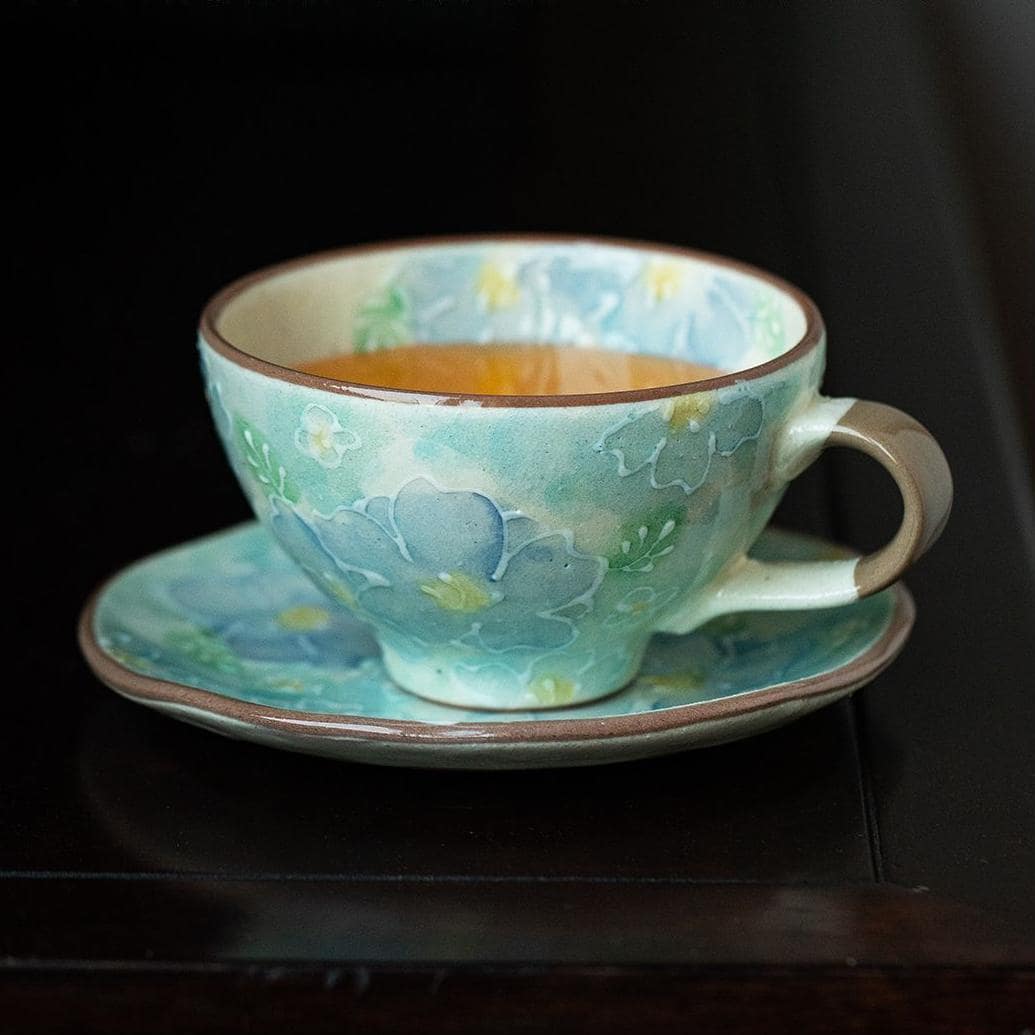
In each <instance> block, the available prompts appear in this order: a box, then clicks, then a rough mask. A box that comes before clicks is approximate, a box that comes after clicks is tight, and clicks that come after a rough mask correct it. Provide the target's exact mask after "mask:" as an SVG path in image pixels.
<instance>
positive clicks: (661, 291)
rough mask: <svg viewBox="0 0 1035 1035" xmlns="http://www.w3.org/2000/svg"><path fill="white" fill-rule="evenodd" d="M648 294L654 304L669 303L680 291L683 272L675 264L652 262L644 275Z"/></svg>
mask: <svg viewBox="0 0 1035 1035" xmlns="http://www.w3.org/2000/svg"><path fill="white" fill-rule="evenodd" d="M644 278H645V280H646V281H647V294H648V295H649V296H650V297H651V299H652V300H653V301H654V302H667V301H668V300H669V299H670V298H671V297H672V296H673V295H674V294H675V293H676V292H677V291H678V290H679V285H680V284H681V283H682V280H683V271H682V270H681V269H680V268H679V264H678V263H675V262H652V263H650V265H649V266H648V267H647V269H646V272H645V273H644Z"/></svg>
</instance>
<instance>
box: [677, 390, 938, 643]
mask: <svg viewBox="0 0 1035 1035" xmlns="http://www.w3.org/2000/svg"><path fill="white" fill-rule="evenodd" d="M828 446H847V447H848V448H849V449H858V450H859V451H860V452H862V453H866V454H867V455H868V456H871V457H873V458H874V459H875V460H876V461H877V462H878V463H880V464H882V465H883V466H884V468H885V469H886V470H887V471H888V473H889V474H890V475H891V477H892V478H894V479H895V482H896V483H897V485H898V488H899V491H900V492H901V493H902V503H903V514H902V524H901V525H900V526H899V529H898V532H897V533H896V534H895V537H894V538H893V539H892V540H891V542H889V543H888V544H887V545H886V546H884V547H882V548H881V549H879V550H877V551H875V552H874V553H871V554H867V555H866V556H865V557H855V558H851V559H850V560H836V561H776V562H773V561H759V560H755V559H754V558H752V557H747V556H745V555H743V554H742V555H740V556H739V557H736V558H734V560H733V561H731V562H730V563H729V564H727V565H726V567H725V568H724V569H723V571H721V572H720V573H719V575H718V576H717V577H716V579H715V581H714V582H713V583H712V586H711V590H710V591H708V590H705V591H704V592H703V593H701V594H700V595H699V596H698V599H697V602H696V603H695V604H693V605H691V607H689V608H688V609H686V610H684V611H682V612H679V613H677V614H675V615H674V616H671V617H670V618H669V620H668V621H667V622H666V623H665V624H664V626H663V627H662V628H661V629H660V630H659V631H661V632H675V633H682V632H689V631H690V630H691V629H693V628H696V627H697V626H698V625H700V624H701V623H702V622H704V621H707V620H708V619H710V618H714V617H716V616H717V615H722V614H727V613H729V612H731V611H789V610H799V609H805V608H818V607H837V606H839V605H842V604H850V603H852V602H853V601H855V600H858V599H860V598H861V597H868V596H870V595H871V594H873V593H877V592H879V591H880V590H882V589H884V588H885V587H887V586H889V585H891V583H893V582H894V581H895V580H896V579H898V578H899V577H901V575H902V573H903V572H904V571H905V570H906V569H907V568H908V567H909V566H910V565H911V564H912V563H913V562H914V561H915V560H916V559H917V558H918V557H919V556H920V555H921V554H922V553H923V552H924V551H925V550H926V549H927V548H928V547H929V546H930V545H931V544H932V543H933V542H934V541H935V540H936V539H937V538H938V536H939V535H941V533H942V529H943V528H944V527H945V522H946V521H947V519H948V517H949V510H950V509H951V507H952V475H951V473H950V471H949V465H948V463H947V461H946V459H945V454H944V453H943V452H942V450H941V448H940V447H939V445H938V443H937V442H936V441H935V440H934V436H932V435H931V433H930V432H929V431H928V430H927V429H926V428H925V427H924V426H923V425H922V424H920V423H919V422H918V421H915V420H913V418H912V417H910V416H909V415H908V414H905V413H903V412H902V411H901V410H896V409H895V408H894V407H893V406H885V405H884V404H883V403H875V402H865V401H861V400H858V399H828V398H824V397H822V396H820V397H817V398H816V399H815V401H813V402H812V404H811V405H809V406H808V407H807V408H806V409H805V410H803V411H802V412H800V413H799V414H798V415H797V416H795V417H792V418H791V419H790V421H789V423H788V424H787V426H786V427H785V428H784V430H783V431H782V432H781V434H780V436H779V437H778V439H777V441H776V444H775V447H774V460H773V468H772V470H773V475H772V477H773V478H774V480H777V481H780V482H788V481H790V480H791V479H792V478H795V477H797V476H798V475H799V474H800V473H801V472H802V471H803V470H805V468H806V467H808V466H809V464H811V463H812V462H813V461H814V460H815V459H816V458H817V457H818V456H819V454H820V453H821V452H822V451H823V450H824V449H826V448H827V447H828Z"/></svg>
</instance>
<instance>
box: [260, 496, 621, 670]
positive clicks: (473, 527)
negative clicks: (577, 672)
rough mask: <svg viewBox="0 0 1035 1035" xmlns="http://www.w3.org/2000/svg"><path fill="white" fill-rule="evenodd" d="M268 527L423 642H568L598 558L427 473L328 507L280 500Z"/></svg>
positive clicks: (315, 568) (325, 578)
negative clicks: (389, 492)
mask: <svg viewBox="0 0 1035 1035" xmlns="http://www.w3.org/2000/svg"><path fill="white" fill-rule="evenodd" d="M272 528H273V532H274V534H275V535H276V536H277V537H278V539H279V540H280V541H281V542H282V543H283V544H284V546H285V548H286V549H287V550H288V551H289V552H290V553H291V554H292V555H293V556H295V557H297V558H300V559H301V561H302V563H303V564H304V566H305V568H306V570H307V571H308V572H309V573H310V575H311V577H313V578H314V579H315V580H316V582H317V583H318V584H319V585H321V586H323V587H324V588H325V589H327V590H328V591H330V592H331V593H332V595H334V596H336V597H337V598H338V599H339V600H342V601H345V602H348V603H349V604H350V605H351V606H353V607H354V608H355V609H356V611H357V613H359V614H361V615H364V616H366V617H368V618H370V619H371V620H372V621H375V622H377V623H379V624H384V625H387V626H389V627H391V628H392V629H394V630H395V631H396V632H397V633H400V634H402V635H403V636H405V637H407V638H412V639H415V640H417V641H418V642H421V643H424V644H446V643H463V642H468V643H471V644H476V645H478V646H479V647H481V648H484V649H486V650H489V651H507V650H510V649H514V648H519V647H535V648H540V649H542V648H559V647H563V646H565V645H567V644H568V643H570V642H571V641H572V640H573V639H574V638H575V635H576V632H575V623H574V621H573V619H572V617H571V615H572V614H573V613H584V612H585V611H586V610H588V609H589V608H590V607H591V606H592V597H593V593H594V591H595V590H596V588H597V586H598V585H599V584H600V581H601V579H602V578H603V572H604V566H605V562H604V560H603V558H600V557H592V556H586V555H583V554H581V553H579V552H578V551H577V550H576V549H575V547H574V545H573V543H572V540H571V535H570V533H565V532H555V531H550V530H544V529H541V528H539V527H538V526H537V525H536V524H535V523H534V522H532V521H531V520H530V519H529V518H526V517H523V516H521V515H518V514H511V513H505V512H503V511H501V510H500V508H499V507H498V505H497V504H496V503H495V502H494V501H493V500H491V499H489V497H488V496H486V495H484V494H482V493H478V492H466V491H447V490H443V489H440V488H439V487H438V486H436V485H434V484H433V483H432V482H430V481H428V480H427V479H424V478H418V479H414V480H412V481H410V482H408V483H407V484H406V485H404V486H403V487H402V488H401V489H400V490H399V492H398V493H397V494H396V496H395V498H394V499H389V498H388V497H375V498H373V499H368V500H364V501H362V502H361V503H359V504H356V505H354V506H352V507H341V508H339V509H337V510H335V511H334V512H333V513H331V514H328V515H323V514H319V513H316V512H313V513H309V514H305V513H304V512H303V511H302V510H301V508H297V507H290V506H287V505H284V504H282V503H278V504H277V505H276V507H275V514H274V517H273V522H272ZM561 612H564V613H563V614H562V613H561Z"/></svg>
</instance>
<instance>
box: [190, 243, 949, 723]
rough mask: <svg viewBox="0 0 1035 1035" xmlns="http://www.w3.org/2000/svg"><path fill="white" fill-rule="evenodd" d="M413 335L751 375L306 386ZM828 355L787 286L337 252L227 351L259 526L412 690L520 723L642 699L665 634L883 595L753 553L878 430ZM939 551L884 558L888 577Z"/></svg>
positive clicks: (217, 330)
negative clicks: (318, 361) (519, 395)
mask: <svg viewBox="0 0 1035 1035" xmlns="http://www.w3.org/2000/svg"><path fill="white" fill-rule="evenodd" d="M409 341H421V342H428V343H432V344H433V343H435V342H457V341H463V342H486V343H491V342H494V341H503V342H518V341H549V342H553V343H557V344H564V345H567V346H570V347H571V348H578V347H579V346H580V345H593V346H595V347H604V348H613V349H618V350H624V351H632V352H650V353H655V354H663V355H669V356H678V357H681V358H684V359H687V360H690V361H693V362H694V363H699V364H706V365H709V366H713V367H718V368H720V369H722V370H726V371H729V372H730V373H729V374H727V375H725V376H723V377H721V378H718V379H713V380H709V381H703V382H698V383H695V384H689V385H683V386H674V387H670V388H665V389H659V390H646V391H639V392H628V393H611V394H609V395H606V396H570V397H555V398H546V399H539V400H535V399H531V400H530V399H528V398H525V399H508V398H506V397H471V398H458V397H445V396H435V395H427V394H421V393H408V392H404V391H398V390H387V389H376V388H364V387H363V386H357V385H347V384H344V383H340V382H333V381H327V380H325V379H321V378H317V377H313V376H311V375H304V374H299V373H297V372H291V371H287V370H285V369H284V367H285V366H291V365H298V364H301V363H304V362H305V361H306V360H307V359H312V358H314V357H318V356H322V355H326V354H328V353H332V352H335V351H339V352H340V351H348V350H350V349H351V350H360V351H362V350H369V349H375V348H386V347H391V346H392V345H395V344H400V343H404V342H409ZM824 349H825V341H824V337H823V330H822V322H821V320H820V318H819V314H818V313H817V312H816V311H815V308H814V306H812V304H811V303H810V302H809V301H808V300H807V299H805V298H804V296H802V295H801V294H800V293H799V292H797V291H796V290H795V289H793V288H791V287H790V286H789V285H785V284H782V282H779V281H777V280H776V279H775V278H771V277H769V276H768V275H767V274H764V273H761V272H760V271H751V270H749V269H746V268H743V267H738V266H736V265H735V264H732V263H728V262H725V261H724V260H719V259H712V258H708V257H701V256H696V255H694V254H693V253H685V252H678V251H666V250H664V249H661V248H650V247H640V246H630V245H619V244H614V243H607V242H600V241H569V242H549V241H522V240H510V241H507V240H500V241H492V240H469V241H459V242H439V243H425V244H414V245H409V246H405V247H390V246H389V247H384V248H372V249H359V250H356V251H354V252H346V253H342V254H341V255H337V256H335V255H331V256H327V257H316V258H314V259H313V260H311V261H308V262H303V263H299V264H293V265H289V266H288V267H286V268H284V269H282V270H279V271H278V270H274V271H272V272H270V273H268V274H260V275H257V276H255V277H252V278H249V279H247V280H245V281H244V282H241V284H239V285H237V286H233V287H231V288H230V289H228V290H227V292H224V293H223V295H221V296H217V299H216V300H215V301H214V302H213V303H212V304H211V305H210V307H209V308H208V310H206V314H205V317H204V318H203V322H202V337H201V353H202V359H203V366H204V372H205V380H206V384H207V389H208V394H209V399H210V402H211V406H212V412H213V414H214V417H215V421H216V424H217V427H218V428H219V432H220V434H221V436H222V438H223V441H224V443H225V446H226V450H227V453H228V456H229V458H230V461H231V463H232V465H233V467H234V470H235V471H236V473H237V475H238V478H239V480H240V482H241V484H242V486H243V487H244V489H245V492H246V493H247V495H248V497H249V499H250V500H251V503H252V506H253V508H254V510H255V513H256V514H257V516H258V517H259V518H260V519H261V520H262V522H263V523H264V524H265V525H266V527H267V528H268V529H269V530H270V531H271V532H272V534H273V535H274V536H275V537H276V538H277V540H278V541H279V542H280V544H281V545H282V546H283V547H284V549H285V550H286V551H287V552H288V554H290V555H291V556H292V557H293V558H294V559H295V560H296V562H297V563H298V564H299V565H300V566H301V567H302V569H303V570H304V571H305V572H306V573H307V574H308V575H309V577H310V578H311V579H312V581H313V582H314V584H315V585H317V586H318V587H320V589H321V590H323V592H324V593H325V594H326V596H327V597H328V599H330V600H334V601H336V602H338V603H340V604H342V605H344V606H345V607H346V608H347V609H349V610H350V611H351V612H352V613H353V614H354V615H355V616H356V617H357V618H360V619H362V620H364V621H367V622H369V623H370V625H371V627H372V628H373V629H374V632H375V635H376V637H377V640H378V642H379V643H380V646H381V648H382V654H383V658H384V663H385V665H386V667H387V669H388V671H389V672H390V673H391V675H392V677H393V678H394V679H395V680H396V682H398V683H399V684H400V685H402V686H404V687H406V688H408V689H410V690H411V691H413V692H415V693H419V694H421V695H422V696H425V697H428V698H430V699H433V700H437V701H441V702H445V703H448V704H455V705H462V706H465V707H471V708H497V709H516V710H522V709H530V708H543V707H561V706H564V705H567V704H577V703H580V702H585V701H589V700H593V699H594V698H597V697H600V696H602V695H604V694H607V693H610V692H612V691H613V690H615V689H617V688H619V687H621V686H624V685H625V684H626V683H628V682H629V680H630V679H631V678H632V677H633V676H634V675H635V674H636V672H637V671H638V669H639V667H640V664H641V662H642V659H643V656H644V651H645V650H646V648H647V644H648V641H649V640H650V637H651V636H652V635H653V634H654V633H655V632H658V631H663V632H673V633H683V632H688V631H691V630H692V629H694V628H695V627H697V626H699V625H701V624H702V623H704V622H706V621H707V620H709V619H710V618H712V617H714V616H716V615H719V614H723V613H728V612H735V611H741V610H745V609H759V608H766V609H786V608H804V607H829V606H833V605H840V604H846V603H849V602H851V601H854V600H856V599H857V598H858V597H859V595H860V584H859V583H858V580H857V579H856V576H855V573H856V567H857V561H856V560H855V559H848V560H821V561H811V562H810V563H808V564H785V565H782V566H780V567H773V566H770V565H768V564H765V563H764V562H760V561H755V562H751V563H748V562H747V561H746V560H745V555H746V551H747V550H748V549H749V548H750V547H751V545H752V544H753V543H754V542H755V540H756V539H757V537H758V535H759V533H760V532H761V531H762V529H763V528H764V527H765V525H766V524H767V522H768V521H769V519H770V516H771V515H772V513H773V510H774V509H775V507H776V506H777V504H778V503H779V501H780V498H781V496H782V494H783V492H784V489H785V488H786V486H787V484H788V482H789V480H790V479H791V478H793V477H794V476H795V475H796V474H797V473H798V472H799V471H800V470H801V469H802V468H803V467H804V466H806V465H807V464H808V463H810V462H811V461H812V460H813V459H815V457H816V456H817V455H818V453H819V451H820V450H821V449H822V448H823V446H824V445H825V443H826V442H827V440H828V439H829V438H830V436H831V434H832V433H833V432H834V431H835V430H836V429H837V428H838V427H839V426H840V423H839V422H842V421H845V420H848V419H849V418H850V416H851V414H852V413H853V412H854V410H853V404H854V403H855V400H852V399H842V400H830V399H824V398H822V397H821V396H819V394H818V388H819V383H820V379H821V376H822V372H823V364H824ZM889 412H895V411H889ZM846 415H847V416H846ZM904 419H906V420H908V418H904ZM918 427H919V426H918ZM921 432H922V429H921ZM924 434H926V433H924ZM928 437H929V436H928ZM931 441H932V443H933V440H931ZM933 448H934V450H935V452H937V447H936V446H934V447H933ZM875 455H880V449H879V442H878V443H877V445H876V446H875ZM939 455H940V453H939ZM914 510H915V508H911V513H913V511H914ZM919 527H920V526H919V523H918V524H917V528H918V529H919ZM929 538H933V537H929ZM928 541H929V540H928ZM916 552H917V551H915V550H912V549H911V548H910V549H906V548H903V549H900V550H898V552H897V553H895V556H894V557H893V558H892V559H891V560H890V561H889V562H888V563H884V564H881V565H880V571H881V576H882V578H883V579H884V582H883V583H882V584H884V585H886V584H888V582H890V581H893V579H894V578H895V577H896V573H897V571H898V570H899V569H900V568H901V567H902V566H904V564H905V563H908V559H911V558H912V556H914V555H915V553H916ZM903 558H906V560H903ZM879 588H881V585H878V582H877V580H875V579H871V580H870V584H868V585H867V586H866V587H865V591H866V592H871V591H875V590H876V589H879Z"/></svg>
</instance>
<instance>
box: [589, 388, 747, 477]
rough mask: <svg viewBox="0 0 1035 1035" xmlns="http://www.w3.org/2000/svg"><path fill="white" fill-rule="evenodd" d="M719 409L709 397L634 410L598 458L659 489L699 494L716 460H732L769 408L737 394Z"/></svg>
mask: <svg viewBox="0 0 1035 1035" xmlns="http://www.w3.org/2000/svg"><path fill="white" fill-rule="evenodd" d="M734 392H735V393H737V394H733V395H731V396H729V397H728V398H727V399H725V400H723V401H722V404H721V405H718V404H716V403H715V401H714V400H713V398H712V397H711V396H712V393H708V394H707V395H706V397H705V400H697V397H696V396H694V395H690V396H684V397H682V398H681V399H679V400H676V401H666V402H663V403H661V404H659V405H658V406H656V407H655V408H654V409H652V410H643V409H638V410H631V411H630V412H629V413H627V414H626V415H625V416H623V417H622V418H621V419H620V420H619V421H618V422H617V423H615V424H614V425H613V426H612V427H610V428H608V429H607V431H606V432H605V433H604V434H603V435H602V436H601V437H600V439H599V440H598V441H597V442H596V444H595V445H594V447H593V448H594V449H595V450H596V451H597V452H598V453H609V454H610V455H611V456H613V457H614V458H615V459H616V460H617V461H618V474H619V475H620V476H621V477H623V478H627V477H629V476H630V475H634V474H638V473H639V472H641V471H647V472H648V473H649V477H650V485H651V487H652V488H654V489H666V488H673V487H676V488H679V489H682V491H683V492H684V493H686V495H688V496H689V495H691V494H692V493H694V492H696V491H697V490H698V489H699V488H700V487H701V486H702V485H703V484H704V482H705V480H706V479H707V478H708V474H709V471H710V469H711V466H712V463H713V461H714V458H715V457H716V456H719V457H730V456H732V455H733V454H734V453H735V452H736V451H737V450H738V449H740V447H741V446H743V445H744V444H745V443H749V442H752V441H754V440H755V439H757V438H758V435H759V433H760V432H761V430H762V423H763V417H764V413H765V409H764V405H763V403H762V402H761V401H760V400H759V399H756V398H754V397H753V396H751V395H747V394H744V393H741V392H739V390H738V389H734Z"/></svg>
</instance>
